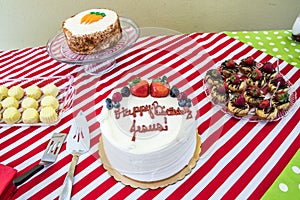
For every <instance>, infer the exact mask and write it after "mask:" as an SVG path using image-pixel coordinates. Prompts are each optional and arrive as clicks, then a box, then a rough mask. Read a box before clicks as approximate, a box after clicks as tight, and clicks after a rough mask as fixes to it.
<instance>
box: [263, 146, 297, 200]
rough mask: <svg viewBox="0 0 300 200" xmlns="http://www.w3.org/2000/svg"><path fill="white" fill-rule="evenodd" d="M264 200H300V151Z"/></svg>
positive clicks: (268, 191) (265, 195)
mask: <svg viewBox="0 0 300 200" xmlns="http://www.w3.org/2000/svg"><path fill="white" fill-rule="evenodd" d="M262 199H263V200H269V199H272V200H276V199H278V200H282V199H289V200H292V199H300V149H298V151H297V153H296V154H295V155H294V156H293V158H292V159H291V161H290V162H289V163H288V165H287V166H286V167H285V168H284V170H283V171H282V172H281V174H280V175H279V176H278V178H277V179H276V180H275V182H274V183H273V184H272V186H271V187H270V188H269V189H268V190H267V192H266V193H265V194H264V196H263V197H262Z"/></svg>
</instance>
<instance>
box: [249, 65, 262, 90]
mask: <svg viewBox="0 0 300 200" xmlns="http://www.w3.org/2000/svg"><path fill="white" fill-rule="evenodd" d="M246 82H247V84H248V85H250V86H254V85H255V86H258V87H260V88H261V87H263V86H264V85H265V77H264V76H263V74H262V73H261V71H260V70H259V69H257V68H255V69H254V70H253V71H252V73H251V74H248V78H247V80H246Z"/></svg>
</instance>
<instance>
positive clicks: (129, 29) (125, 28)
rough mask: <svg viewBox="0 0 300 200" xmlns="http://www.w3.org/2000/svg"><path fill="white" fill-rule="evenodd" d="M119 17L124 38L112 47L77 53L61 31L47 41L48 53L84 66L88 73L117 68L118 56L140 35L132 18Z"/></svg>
mask: <svg viewBox="0 0 300 200" xmlns="http://www.w3.org/2000/svg"><path fill="white" fill-rule="evenodd" d="M119 19H120V24H121V27H122V38H121V39H120V41H119V42H118V43H117V44H116V45H115V46H113V47H111V48H107V49H105V50H102V51H100V52H97V53H94V54H89V55H84V54H77V53H74V52H73V51H71V50H70V48H69V47H68V45H67V42H66V40H65V36H64V33H63V32H60V33H58V34H57V35H56V36H54V37H53V38H52V39H50V40H49V41H48V42H47V45H46V49H47V53H48V54H49V56H50V57H52V58H53V59H55V60H57V61H59V62H62V63H67V64H75V65H81V66H83V68H84V70H85V72H86V73H88V74H91V75H98V76H100V75H103V74H105V73H107V72H109V71H111V70H112V69H114V68H115V66H116V57H117V56H119V55H121V54H122V53H124V52H125V51H126V50H127V49H129V48H130V47H131V46H132V45H133V44H134V43H135V42H136V40H137V39H138V38H139V35H140V30H139V28H138V26H137V25H136V24H135V23H134V22H133V21H132V20H130V19H127V18H124V17H120V18H119Z"/></svg>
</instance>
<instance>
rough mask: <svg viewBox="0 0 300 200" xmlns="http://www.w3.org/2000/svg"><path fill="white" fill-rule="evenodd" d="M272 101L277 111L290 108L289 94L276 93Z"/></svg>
mask: <svg viewBox="0 0 300 200" xmlns="http://www.w3.org/2000/svg"><path fill="white" fill-rule="evenodd" d="M272 100H273V103H274V105H275V107H276V108H277V109H278V110H287V109H288V108H289V106H290V94H289V93H287V92H278V93H276V94H275V96H274V97H273V99H272Z"/></svg>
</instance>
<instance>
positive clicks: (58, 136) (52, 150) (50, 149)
mask: <svg viewBox="0 0 300 200" xmlns="http://www.w3.org/2000/svg"><path fill="white" fill-rule="evenodd" d="M66 136H67V134H64V133H54V134H53V135H52V137H51V139H50V141H49V142H48V145H47V148H46V150H45V152H44V154H43V156H42V159H41V161H40V163H39V164H37V165H35V166H33V167H32V168H31V169H30V170H28V171H26V172H25V173H23V174H21V175H20V176H18V177H17V178H15V179H14V180H13V184H14V185H15V186H19V185H21V184H22V183H24V182H25V181H27V180H28V179H29V178H31V177H32V176H33V175H34V174H36V173H38V172H39V171H41V170H42V169H43V168H44V167H45V166H48V165H51V164H53V163H54V162H55V161H56V158H57V156H58V153H59V151H60V148H61V147H62V145H63V143H64V141H65V138H66Z"/></svg>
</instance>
